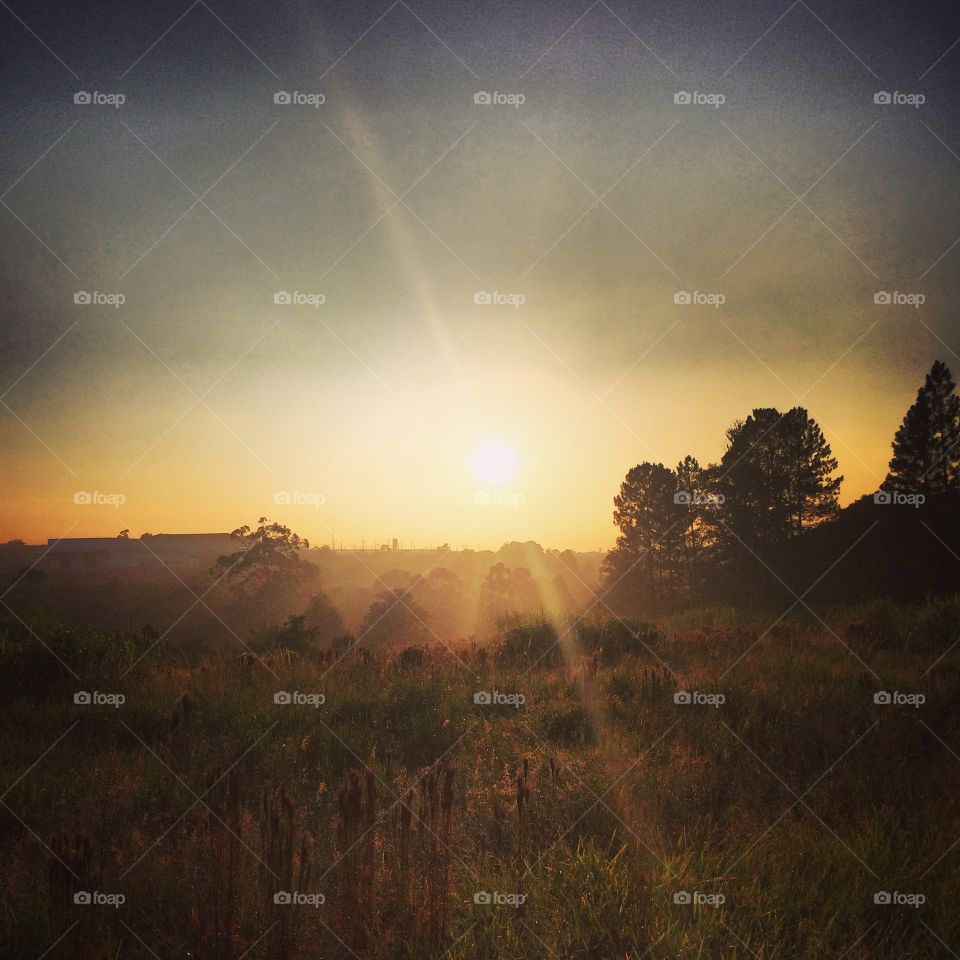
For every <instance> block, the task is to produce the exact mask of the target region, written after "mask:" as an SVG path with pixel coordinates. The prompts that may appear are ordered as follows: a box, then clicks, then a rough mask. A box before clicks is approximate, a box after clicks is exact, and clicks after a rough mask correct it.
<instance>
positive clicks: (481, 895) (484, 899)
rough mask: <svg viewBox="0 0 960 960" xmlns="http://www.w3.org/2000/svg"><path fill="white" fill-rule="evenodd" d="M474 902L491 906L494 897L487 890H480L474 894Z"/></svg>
mask: <svg viewBox="0 0 960 960" xmlns="http://www.w3.org/2000/svg"><path fill="white" fill-rule="evenodd" d="M473 902H474V903H475V904H477V905H478V906H489V905H490V904H491V903H493V897H491V896H490V894H489V893H487V891H486V890H478V891H477V892H476V893H475V894H474V895H473Z"/></svg>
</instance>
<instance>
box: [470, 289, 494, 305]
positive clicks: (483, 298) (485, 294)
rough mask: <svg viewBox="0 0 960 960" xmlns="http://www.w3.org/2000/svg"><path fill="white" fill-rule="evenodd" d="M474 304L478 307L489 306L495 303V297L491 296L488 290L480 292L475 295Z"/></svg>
mask: <svg viewBox="0 0 960 960" xmlns="http://www.w3.org/2000/svg"><path fill="white" fill-rule="evenodd" d="M473 302H474V303H475V304H477V305H478V306H488V305H489V304H491V303H492V302H493V297H491V296H490V293H489V291H487V290H478V291H477V292H476V293H475V294H474V295H473Z"/></svg>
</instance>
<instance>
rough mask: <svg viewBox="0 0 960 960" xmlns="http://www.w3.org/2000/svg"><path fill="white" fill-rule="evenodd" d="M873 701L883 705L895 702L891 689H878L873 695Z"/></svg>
mask: <svg viewBox="0 0 960 960" xmlns="http://www.w3.org/2000/svg"><path fill="white" fill-rule="evenodd" d="M873 702H874V703H876V704H880V705H881V706H882V705H886V704H890V703H893V697H892V696H891V695H890V693H889V691H887V690H878V691H877V692H876V693H875V694H874V695H873Z"/></svg>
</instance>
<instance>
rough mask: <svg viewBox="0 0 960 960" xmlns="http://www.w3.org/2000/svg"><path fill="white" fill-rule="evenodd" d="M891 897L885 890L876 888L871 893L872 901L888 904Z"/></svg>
mask: <svg viewBox="0 0 960 960" xmlns="http://www.w3.org/2000/svg"><path fill="white" fill-rule="evenodd" d="M892 899H893V898H892V897H891V896H890V894H889V893H888V892H887V891H886V890H878V891H877V892H876V893H875V894H874V895H873V902H874V903H880V904H889V903H891V902H892Z"/></svg>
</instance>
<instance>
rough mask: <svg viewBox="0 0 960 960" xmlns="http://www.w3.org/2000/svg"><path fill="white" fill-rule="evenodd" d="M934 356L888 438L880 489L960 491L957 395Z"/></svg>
mask: <svg viewBox="0 0 960 960" xmlns="http://www.w3.org/2000/svg"><path fill="white" fill-rule="evenodd" d="M955 389H956V384H955V383H954V382H953V378H952V377H951V375H950V371H949V370H948V369H947V367H946V365H945V364H943V363H941V362H940V361H939V360H938V361H937V362H936V363H934V365H933V367H932V368H931V370H930V372H929V373H928V374H927V377H926V381H925V382H924V384H923V386H922V387H921V388H920V389H919V390H918V391H917V399H916V400H915V401H914V402H913V405H912V406H911V407H910V409H909V410H908V411H907V413H906V415H905V416H904V418H903V423H902V424H901V425H900V429H899V430H897V433H896V436H895V437H894V439H893V457H892V459H891V460H890V472H889V473H888V474H887V478H886V480H885V481H884V483H883V486H884V488H885V489H888V490H901V491H904V492H907V493H924V494H927V495H930V494H943V493H956V492H958V491H960V397H958V396H957V395H956V393H955Z"/></svg>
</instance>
